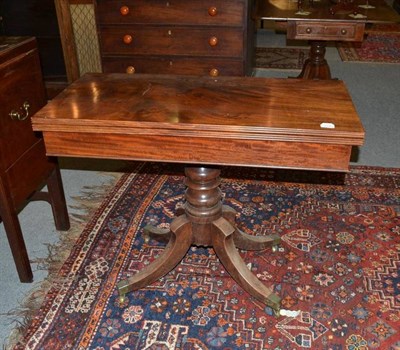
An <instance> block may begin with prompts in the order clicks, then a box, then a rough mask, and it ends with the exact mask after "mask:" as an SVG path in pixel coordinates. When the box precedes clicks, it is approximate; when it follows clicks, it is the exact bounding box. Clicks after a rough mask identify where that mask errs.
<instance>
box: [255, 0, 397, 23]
mask: <svg viewBox="0 0 400 350" xmlns="http://www.w3.org/2000/svg"><path fill="white" fill-rule="evenodd" d="M368 2H369V4H370V5H372V6H374V8H371V9H363V8H362V7H359V6H358V5H365V4H366V0H354V2H353V4H354V8H355V9H356V11H357V13H359V14H361V15H363V17H362V18H357V17H356V18H354V17H351V16H350V15H352V13H353V11H351V10H341V11H337V12H336V13H335V14H334V15H332V14H331V13H330V11H329V9H330V8H331V7H332V6H334V5H335V3H334V2H332V1H330V0H314V1H313V2H312V4H310V2H309V1H308V0H303V5H302V8H303V10H304V11H305V12H309V14H298V3H297V1H294V0H257V2H256V10H255V18H258V19H264V20H268V19H269V20H278V21H287V20H305V21H306V20H307V21H308V20H319V21H321V20H323V21H327V22H329V21H332V22H334V21H343V20H346V21H354V22H366V23H396V22H400V16H399V14H397V12H396V11H395V10H394V9H393V8H392V7H390V6H389V5H388V4H387V3H386V1H385V0H369V1H368Z"/></svg>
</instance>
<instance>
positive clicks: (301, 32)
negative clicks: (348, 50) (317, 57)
mask: <svg viewBox="0 0 400 350" xmlns="http://www.w3.org/2000/svg"><path fill="white" fill-rule="evenodd" d="M364 26H365V24H364V23H359V22H353V23H351V22H331V23H330V22H323V23H321V22H318V21H289V22H288V27H287V37H288V39H299V40H337V41H362V40H363V35H364Z"/></svg>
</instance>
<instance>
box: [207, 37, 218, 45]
mask: <svg viewBox="0 0 400 350" xmlns="http://www.w3.org/2000/svg"><path fill="white" fill-rule="evenodd" d="M208 43H209V44H210V46H217V44H218V38H217V37H216V36H212V37H211V38H210V39H208Z"/></svg>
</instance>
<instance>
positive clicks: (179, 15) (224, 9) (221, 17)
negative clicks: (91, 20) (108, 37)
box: [97, 0, 246, 26]
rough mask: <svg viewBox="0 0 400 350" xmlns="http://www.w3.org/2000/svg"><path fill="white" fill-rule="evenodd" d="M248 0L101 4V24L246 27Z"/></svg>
mask: <svg viewBox="0 0 400 350" xmlns="http://www.w3.org/2000/svg"><path fill="white" fill-rule="evenodd" d="M245 5H246V3H245V1H240V0H239V1H238V0H236V1H231V0H191V1H187V0H146V1H132V0H131V1H129V0H128V1H112V0H108V1H101V0H99V1H98V2H97V18H98V22H99V23H100V24H129V23H143V24H146V25H147V24H160V23H163V24H187V25H199V24H201V25H216V26H219V25H221V26H222V25H224V26H225V25H236V26H242V25H243V24H244V22H243V21H244V19H245V18H246V16H245Z"/></svg>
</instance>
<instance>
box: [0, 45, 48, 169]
mask: <svg viewBox="0 0 400 350" xmlns="http://www.w3.org/2000/svg"><path fill="white" fill-rule="evenodd" d="M0 81H1V84H0V96H1V103H0V133H1V138H0V156H1V159H2V162H1V166H2V167H3V169H7V168H8V167H9V166H11V165H12V164H13V163H14V162H15V161H16V159H18V158H19V157H21V155H22V154H23V153H24V152H25V151H26V150H27V149H29V148H30V147H31V146H32V145H33V144H35V143H36V142H37V141H38V138H37V137H36V136H35V134H34V133H33V131H32V126H31V120H30V117H31V116H32V115H33V114H34V113H35V112H36V111H38V110H39V109H40V108H41V107H43V105H44V104H45V96H44V87H43V82H42V75H41V71H40V65H39V56H38V54H37V51H36V50H31V51H29V52H28V53H24V54H21V55H20V56H17V57H16V58H14V59H12V60H9V61H8V62H7V63H4V64H2V65H0ZM11 112H15V113H18V115H19V117H20V119H24V118H25V119H24V120H18V118H17V116H16V117H15V118H14V119H13V118H12V117H11V116H10V113H11Z"/></svg>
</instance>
